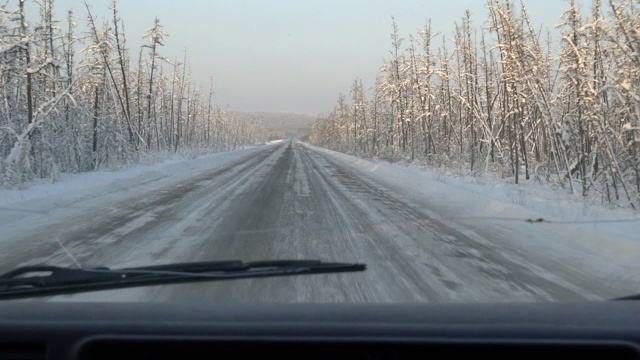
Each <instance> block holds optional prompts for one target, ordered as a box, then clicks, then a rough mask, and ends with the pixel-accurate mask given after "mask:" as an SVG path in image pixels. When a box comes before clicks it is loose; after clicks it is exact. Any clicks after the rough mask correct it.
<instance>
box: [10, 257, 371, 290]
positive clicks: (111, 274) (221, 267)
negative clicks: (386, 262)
mask: <svg viewBox="0 0 640 360" xmlns="http://www.w3.org/2000/svg"><path fill="white" fill-rule="evenodd" d="M364 270H366V265H364V264H349V263H325V262H322V261H319V260H277V261H254V262H242V261H213V262H191V263H177V264H169V265H156V266H143V267H134V268H124V269H109V268H106V267H100V268H83V269H72V268H64V267H58V266H46V265H40V266H26V267H21V268H17V269H15V270H13V271H9V272H7V273H5V274H4V275H1V276H0V300H7V299H19V298H29V297H38V296H50V295H61V294H71V293H79V292H88V291H98V290H108V289H122V288H129V287H140V286H150V285H160V284H175V283H186V282H196V281H215V280H230V279H244V278H254V277H270V276H289V275H304V274H322V273H338V272H352V271H364ZM43 273H46V274H43Z"/></svg>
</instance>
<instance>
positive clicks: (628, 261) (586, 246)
mask: <svg viewBox="0 0 640 360" xmlns="http://www.w3.org/2000/svg"><path fill="white" fill-rule="evenodd" d="M305 146H308V147H309V148H312V149H313V150H315V151H319V152H324V153H326V154H330V155H331V156H332V157H334V158H336V159H339V160H340V161H341V162H342V163H344V164H348V165H349V166H350V167H352V168H353V169H354V170H357V171H359V172H360V173H362V174H363V175H365V176H367V177H370V178H372V179H375V180H376V181H377V182H379V183H381V184H383V185H385V186H387V187H389V188H391V189H397V190H399V191H400V192H403V193H412V194H415V199H416V201H423V202H427V203H426V204H425V206H423V207H422V209H423V210H425V211H428V208H436V209H439V211H445V212H443V213H440V214H435V213H432V214H430V215H432V216H434V217H436V218H439V219H441V220H447V221H455V223H456V224H457V225H459V227H460V228H466V229H468V228H475V229H481V231H482V230H486V231H488V232H490V231H491V227H499V228H500V232H502V233H504V232H505V230H507V229H509V228H510V229H512V231H513V244H518V246H525V247H529V249H528V250H533V248H536V249H538V250H543V251H566V253H567V258H569V257H570V256H571V254H572V253H574V252H582V253H583V254H584V253H592V254H593V256H594V257H593V260H594V261H597V262H600V263H606V264H607V265H615V266H618V267H619V268H620V270H621V271H622V272H625V271H628V272H630V273H634V274H640V262H638V261H637V259H638V256H640V213H639V212H637V211H634V210H632V209H628V208H611V207H607V206H604V205H599V204H593V203H589V202H588V201H585V200H584V199H582V198H581V197H580V196H579V195H571V194H569V192H568V190H565V189H555V188H552V187H550V186H548V185H542V184H539V183H537V182H536V181H535V180H528V181H525V180H523V179H521V181H520V184H519V185H516V184H514V179H513V178H506V179H499V178H498V177H496V176H493V177H492V176H489V175H486V174H485V175H484V176H481V177H478V176H472V175H460V174H455V173H454V172H452V171H444V170H441V169H433V168H428V167H425V166H422V165H416V164H410V163H389V162H387V161H383V160H378V159H364V158H360V157H356V156H352V155H347V154H344V153H340V152H336V151H332V150H327V149H324V148H320V147H316V146H312V145H305ZM537 219H544V221H545V222H543V223H533V224H531V223H527V222H526V221H527V220H537ZM452 225H453V224H452ZM513 244H505V245H507V246H511V245H513ZM583 260H584V259H583ZM592 266H599V264H598V263H593V265H592ZM636 290H639V292H640V289H636Z"/></svg>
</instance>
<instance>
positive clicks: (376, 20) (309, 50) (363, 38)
mask: <svg viewBox="0 0 640 360" xmlns="http://www.w3.org/2000/svg"><path fill="white" fill-rule="evenodd" d="M88 3H89V4H90V6H91V8H92V11H93V12H94V15H97V16H99V17H101V18H103V17H106V18H108V19H110V18H111V13H110V9H109V7H110V4H111V0H88ZM585 3H586V4H590V1H588V2H587V1H585ZM525 5H526V6H527V8H528V10H529V13H530V15H531V18H532V20H533V21H534V23H535V24H537V25H540V26H544V27H545V28H546V27H553V25H555V24H557V23H559V22H560V16H561V14H562V13H563V11H564V10H565V9H566V8H567V6H568V3H567V2H566V1H563V0H525ZM69 8H73V9H74V11H75V13H76V18H77V19H78V20H79V25H80V27H81V28H83V29H84V21H80V20H83V19H84V17H85V16H86V10H85V8H84V5H83V3H82V0H55V14H56V17H57V18H59V19H61V18H63V17H64V16H65V14H66V10H67V9H69ZM118 9H119V12H120V17H121V18H122V19H123V20H124V23H125V30H126V34H127V40H128V42H129V47H130V48H131V49H132V50H134V51H133V54H134V56H136V55H135V54H137V49H138V47H139V46H140V45H141V44H142V36H143V34H144V32H145V31H146V30H147V29H148V28H150V27H151V26H152V24H153V19H154V16H156V15H157V16H158V17H159V18H160V21H161V24H162V25H163V26H164V28H165V30H166V32H168V33H169V35H170V36H169V37H167V38H166V39H165V46H164V47H163V48H161V49H160V52H161V54H162V55H164V56H166V57H168V58H170V59H175V58H176V57H182V52H183V50H184V48H186V49H187V50H188V62H189V64H190V65H191V67H192V70H193V73H194V78H195V79H196V80H197V81H199V82H201V84H202V85H203V87H205V88H207V87H208V85H207V83H208V78H209V77H210V76H211V75H213V76H214V81H215V89H216V100H217V102H218V103H219V104H220V105H221V106H222V107H224V108H230V109H236V110H247V111H254V110H255V111H258V110H264V111H287V112H302V113H307V114H311V115H317V114H319V113H325V112H327V111H329V110H331V109H332V108H333V106H334V104H335V101H336V99H337V96H338V93H340V92H344V93H348V91H349V87H350V85H351V83H352V81H353V79H354V77H355V76H356V75H357V76H360V77H361V78H362V79H363V81H364V84H365V86H367V87H369V86H371V85H372V83H373V81H374V79H375V75H376V73H377V71H378V68H379V66H380V65H381V63H382V59H383V57H386V56H387V54H388V51H389V49H390V36H389V33H390V30H391V16H392V15H393V16H395V17H396V21H397V23H398V26H399V28H400V33H401V35H402V36H403V37H405V38H408V35H409V34H415V33H416V31H417V30H418V29H419V28H422V27H423V26H424V24H425V20H426V19H427V18H431V19H432V28H433V30H434V31H438V32H442V33H443V34H445V35H447V36H449V37H450V35H451V32H452V29H453V24H454V22H455V21H460V19H461V17H462V16H463V15H464V11H465V10H466V9H469V10H470V11H471V13H472V20H473V23H474V25H476V26H482V25H483V23H484V21H485V20H486V19H487V11H486V9H485V1H484V0H466V1H463V0H315V1H306V0H277V1H276V0H273V1H258V0H226V1H218V0H119V1H118ZM65 27H66V26H65ZM406 43H407V42H405V44H406Z"/></svg>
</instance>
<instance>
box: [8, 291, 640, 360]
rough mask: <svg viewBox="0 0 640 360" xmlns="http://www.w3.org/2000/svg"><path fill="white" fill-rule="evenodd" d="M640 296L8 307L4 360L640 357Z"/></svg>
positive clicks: (11, 304) (19, 304) (29, 304)
mask: <svg viewBox="0 0 640 360" xmlns="http://www.w3.org/2000/svg"><path fill="white" fill-rule="evenodd" d="M639 354H640V303H638V302H633V301H615V302H585V303H537V304H523V303H522V304H446V305H442V304H441V305H428V304H422V305H420V304H406V305H396V304H394V305H363V304H159V303H130V304H129V303H112V304H110V303H48V302H32V301H29V302H19V301H16V302H4V303H0V359H63V358H65V359H76V358H77V359H187V358H190V359H200V358H202V359H204V358H215V359H247V358H257V357H260V358H278V359H294V358H295V359H402V358H405V359H414V358H421V359H422V358H433V357H436V355H446V356H461V357H468V356H473V357H478V356H489V357H492V358H513V357H515V356H523V355H528V356H534V357H541V356H552V357H560V356H562V357H565V356H568V357H576V356H579V357H581V358H609V359H618V358H620V359H636V358H640V355H639Z"/></svg>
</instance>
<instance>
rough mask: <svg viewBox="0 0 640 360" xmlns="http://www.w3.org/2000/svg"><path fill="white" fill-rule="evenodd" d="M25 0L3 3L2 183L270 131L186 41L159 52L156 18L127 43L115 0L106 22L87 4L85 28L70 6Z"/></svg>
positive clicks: (200, 148) (260, 138) (219, 145)
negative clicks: (219, 99) (216, 95)
mask: <svg viewBox="0 0 640 360" xmlns="http://www.w3.org/2000/svg"><path fill="white" fill-rule="evenodd" d="M25 1H26V0H19V3H18V5H17V7H16V8H15V9H9V8H7V5H5V6H4V7H3V6H0V187H13V186H19V185H20V184H24V183H25V181H27V180H29V179H32V178H35V177H40V178H43V177H52V178H55V177H56V176H57V174H59V172H80V171H91V170H95V169H99V168H103V167H111V166H114V165H120V164H130V163H135V162H137V161H139V160H140V158H141V157H142V156H145V155H148V154H149V153H155V152H184V153H194V152H198V153H200V152H204V151H222V150H229V149H234V148H236V147H238V146H241V145H244V144H254V143H258V142H264V141H266V134H267V133H266V131H265V129H264V128H263V127H262V126H259V125H257V124H254V123H251V122H247V121H241V120H237V119H235V118H234V117H232V116H231V115H229V114H228V113H226V112H224V111H222V110H221V109H220V108H218V107H217V106H216V105H215V104H214V103H213V85H211V87H210V88H208V89H204V90H203V89H201V88H200V87H199V86H198V85H196V84H195V83H194V82H193V81H192V74H191V71H190V69H189V67H188V66H187V63H188V56H187V52H186V50H185V53H184V56H181V58H180V59H167V58H165V57H164V56H163V55H162V46H163V42H164V38H165V37H167V36H168V35H167V33H166V32H165V31H164V29H163V27H162V25H161V22H160V20H159V19H158V18H156V19H155V20H154V21H153V22H150V25H152V26H151V28H150V29H149V30H148V31H147V32H146V34H139V35H137V36H142V35H144V38H145V39H146V44H145V45H144V46H142V47H140V48H139V49H129V48H128V47H127V39H126V37H125V31H124V28H125V25H124V24H123V22H122V21H121V19H120V18H119V17H118V10H117V7H116V2H115V0H114V1H113V4H112V10H113V13H112V17H111V18H109V19H101V20H100V23H99V20H98V19H96V17H94V16H93V15H92V14H91V9H90V7H89V6H86V14H84V15H83V16H86V18H87V24H88V26H87V28H84V29H79V28H78V27H77V23H76V19H75V16H76V15H75V14H74V13H73V12H72V11H68V12H67V14H66V19H64V20H61V19H57V18H56V17H55V12H54V2H53V0H38V1H36V0H34V1H33V4H35V5H36V7H37V8H38V9H39V13H38V14H27V13H26V9H25ZM85 5H86V3H85ZM31 18H35V19H39V20H38V21H36V22H31V21H30V19H31ZM79 49H81V50H79Z"/></svg>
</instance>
